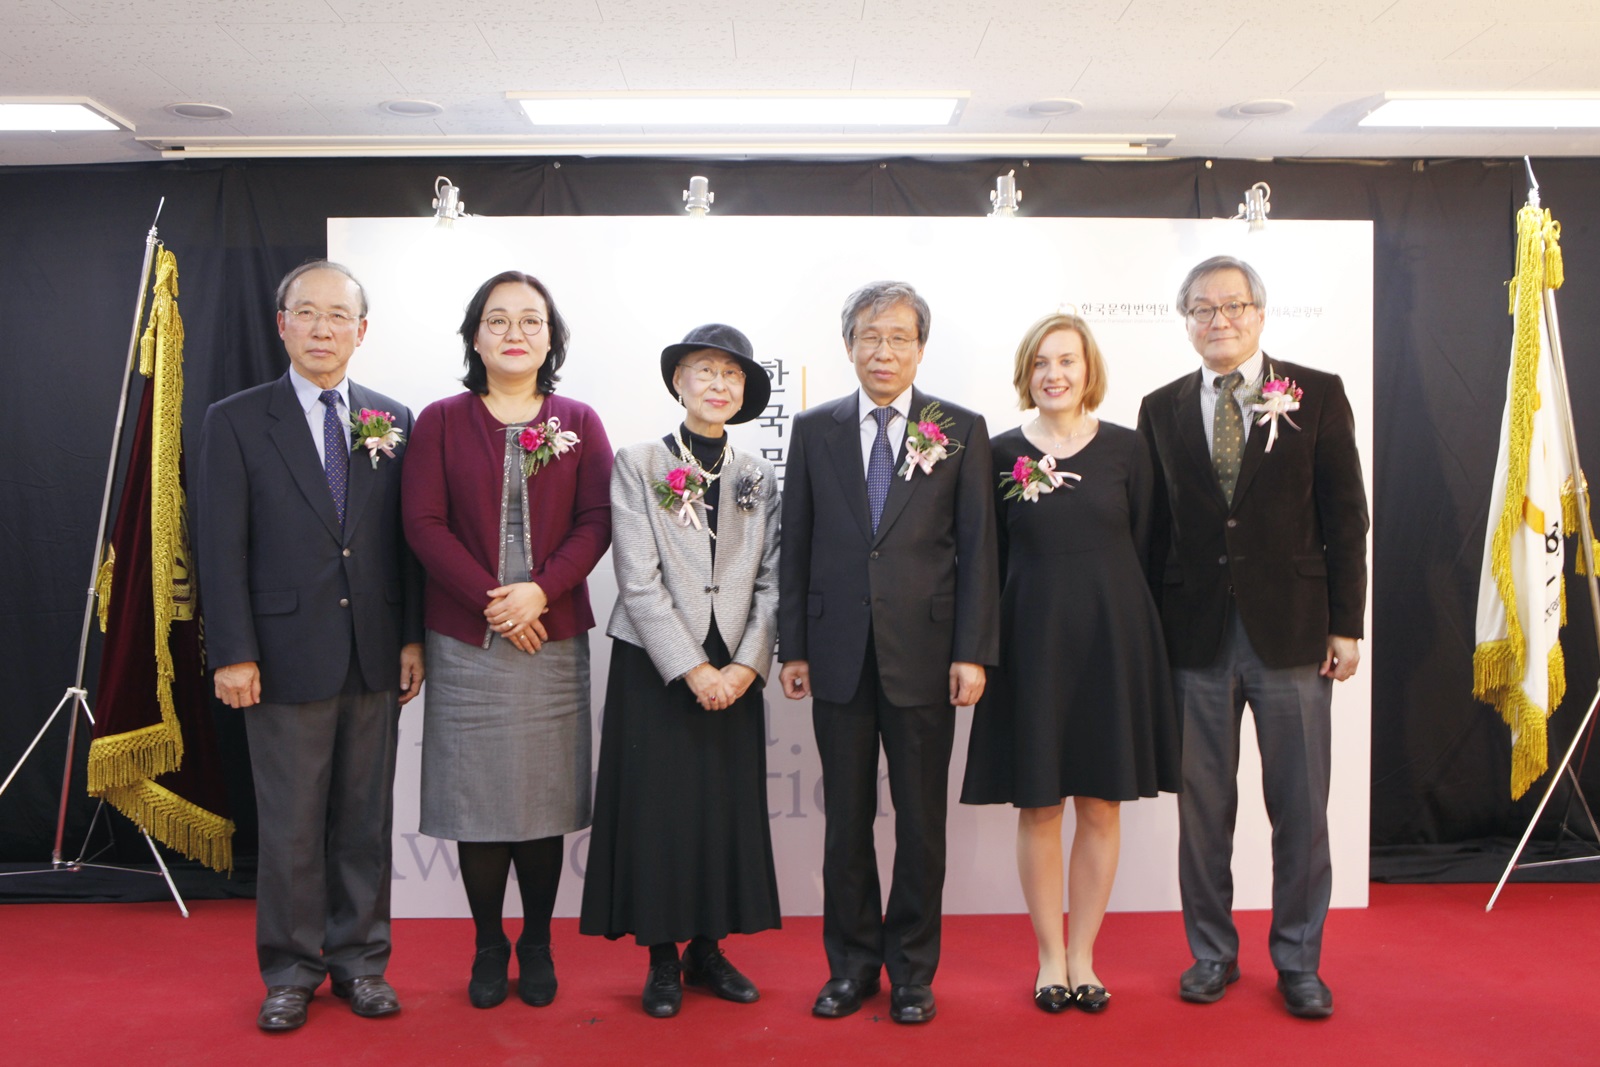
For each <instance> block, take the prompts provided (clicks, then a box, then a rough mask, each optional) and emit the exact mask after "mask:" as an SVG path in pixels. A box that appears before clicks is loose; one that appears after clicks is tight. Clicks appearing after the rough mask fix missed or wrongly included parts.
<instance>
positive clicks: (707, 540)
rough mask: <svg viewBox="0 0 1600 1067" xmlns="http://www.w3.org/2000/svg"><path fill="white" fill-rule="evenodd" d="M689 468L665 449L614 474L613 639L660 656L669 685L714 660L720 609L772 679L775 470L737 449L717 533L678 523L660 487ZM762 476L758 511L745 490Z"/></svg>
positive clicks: (745, 651) (641, 450)
mask: <svg viewBox="0 0 1600 1067" xmlns="http://www.w3.org/2000/svg"><path fill="white" fill-rule="evenodd" d="M680 465H681V461H680V460H679V459H678V458H677V457H676V456H674V455H673V454H672V452H671V451H670V450H668V448H667V446H666V445H665V444H663V443H662V442H660V441H647V442H645V443H643V444H637V445H629V446H628V447H626V448H624V449H623V450H622V451H620V452H618V453H617V458H616V463H615V465H614V466H613V467H612V469H611V562H612V565H613V566H614V567H615V569H616V574H617V604H616V607H615V608H614V609H612V612H611V621H610V623H609V624H608V625H607V627H606V633H607V634H609V635H610V636H612V637H615V638H618V639H620V640H623V641H627V642H629V643H630V644H634V645H638V646H639V647H641V648H643V649H644V650H645V651H646V652H647V653H649V655H650V660H651V662H653V663H654V664H655V665H656V670H658V671H660V672H661V677H662V680H663V681H665V682H671V681H674V680H675V679H678V678H681V677H683V676H684V675H685V674H687V673H688V672H689V671H690V670H691V669H693V668H694V667H696V666H698V665H700V664H702V663H704V662H705V661H706V653H705V649H704V648H703V647H702V643H703V642H704V640H705V637H706V633H707V632H708V631H709V629H710V627H711V620H712V613H713V609H715V618H716V624H717V632H718V633H720V634H721V635H722V640H723V642H724V643H725V644H727V646H728V649H729V651H730V652H732V653H733V662H735V663H742V664H744V665H745V666H746V667H749V668H750V669H751V670H753V671H755V672H756V673H757V674H758V675H760V676H761V677H763V678H765V677H766V675H767V671H768V668H769V667H770V666H771V665H772V651H773V644H774V642H775V641H776V639H777V628H778V516H779V510H778V478H777V473H776V472H775V471H774V470H773V467H772V464H770V463H768V462H767V461H766V460H764V459H761V458H760V457H759V456H756V455H753V454H752V453H750V452H747V451H743V450H739V449H735V450H734V453H733V455H732V456H731V457H730V458H729V460H728V462H727V464H726V466H725V467H724V471H725V473H724V474H723V475H722V490H721V502H720V503H719V504H718V506H717V552H716V559H715V561H714V562H713V560H712V555H711V535H710V533H708V532H707V531H706V530H705V529H695V528H694V527H693V526H685V525H683V524H682V523H680V522H679V521H678V518H677V515H676V514H675V513H674V512H672V511H669V510H668V509H666V508H664V507H662V506H661V505H660V504H659V503H658V502H657V500H656V493H655V490H654V488H652V486H653V484H654V483H656V482H664V481H666V478H667V472H668V471H670V470H672V469H673V468H674V467H677V466H680ZM757 475H759V476H760V486H759V491H758V492H757V493H756V498H755V502H754V506H753V507H752V508H750V509H749V510H748V511H747V510H744V509H742V508H740V507H739V505H738V503H737V501H736V500H735V497H736V496H737V495H738V494H737V489H738V487H739V486H740V485H741V484H745V483H747V482H749V481H752V480H754V479H755V477H756V476H757Z"/></svg>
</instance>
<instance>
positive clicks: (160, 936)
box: [0, 884, 1600, 1067]
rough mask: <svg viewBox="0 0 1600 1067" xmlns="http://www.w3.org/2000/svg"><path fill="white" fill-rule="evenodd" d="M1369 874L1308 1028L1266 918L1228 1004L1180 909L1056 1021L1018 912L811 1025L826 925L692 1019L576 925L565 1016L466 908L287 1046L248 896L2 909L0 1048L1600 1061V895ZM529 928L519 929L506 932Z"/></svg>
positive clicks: (906, 1060)
mask: <svg viewBox="0 0 1600 1067" xmlns="http://www.w3.org/2000/svg"><path fill="white" fill-rule="evenodd" d="M1489 888H1490V887H1488V886H1484V885H1445V886H1416V885H1412V886H1393V885H1377V884H1375V885H1373V886H1372V906H1371V907H1370V908H1369V909H1367V910H1365V911H1336V912H1334V914H1333V915H1332V917H1331V918H1330V920H1329V923H1328V938H1327V946H1328V947H1327V950H1326V952H1325V955H1324V964H1323V969H1322V974H1323V977H1324V978H1325V979H1326V980H1327V982H1328V984H1329V985H1330V986H1331V987H1332V988H1333V991H1334V1002H1335V1005H1336V1009H1337V1010H1336V1012H1335V1014H1334V1016H1333V1018H1332V1019H1329V1020H1327V1021H1325V1022H1307V1021H1302V1020H1298V1019H1293V1018H1291V1017H1289V1016H1288V1015H1287V1014H1285V1012H1284V1011H1283V1008H1282V1004H1281V1001H1280V1000H1279V998H1278V995H1277V993H1276V992H1275V990H1274V988H1273V982H1274V980H1275V975H1274V973H1273V971H1272V968H1271V964H1270V962H1269V961H1268V959H1267V955H1266V947H1265V942H1266V925H1267V916H1266V915H1265V913H1262V912H1251V913H1246V914H1244V915H1243V916H1242V921H1241V929H1242V932H1243V934H1244V937H1245V946H1246V948H1245V951H1244V954H1243V957H1242V959H1241V965H1242V966H1243V968H1244V978H1243V980H1242V981H1240V982H1239V983H1238V984H1237V985H1234V986H1232V987H1230V989H1229V991H1228V995H1227V996H1226V997H1225V998H1224V999H1223V1000H1222V1001H1221V1002H1220V1003H1218V1004H1214V1005H1209V1006H1201V1005H1192V1004H1185V1003H1184V1002H1182V1001H1181V1000H1179V999H1178V996H1177V977H1178V974H1179V973H1180V972H1181V971H1182V970H1183V968H1184V967H1185V966H1187V965H1188V962H1189V960H1188V956H1187V953H1186V951H1185V948H1184V942H1183V926H1182V921H1181V919H1180V918H1179V917H1178V916H1177V915H1176V914H1170V913H1163V914H1126V913H1122V914H1113V915H1111V916H1110V917H1109V918H1108V919H1107V921H1106V925H1105V928H1104V930H1103V932H1102V934H1101V937H1100V946H1099V951H1098V953H1097V963H1098V969H1099V971H1100V974H1101V976H1102V977H1103V978H1104V979H1105V980H1106V981H1107V982H1108V983H1110V987H1111V990H1112V992H1113V994H1114V997H1115V999H1114V1001H1113V1003H1112V1005H1111V1008H1110V1010H1109V1011H1107V1012H1106V1013H1105V1014H1104V1015H1100V1016H1088V1015H1084V1014H1081V1013H1076V1012H1067V1013H1066V1014H1064V1015H1060V1016H1048V1015H1045V1014H1044V1013H1043V1012H1040V1011H1038V1010H1037V1009H1036V1008H1034V1007H1033V1005H1032V1003H1031V1002H1030V1000H1029V993H1030V982H1031V980H1032V978H1033V968H1032V963H1031V960H1032V955H1033V949H1032V936H1031V934H1030V931H1029V928H1028V922H1027V919H1026V918H1025V917H1023V916H1020V915H1005V916H957V917H953V918H950V919H948V920H947V921H946V924H945V950H944V962H943V965H942V968H941V970H940V973H939V979H938V982H937V984H936V985H935V990H936V992H937V993H938V997H939V1017H938V1018H937V1019H935V1020H934V1021H933V1022H932V1023H930V1024H928V1025H926V1026H922V1027H902V1026H896V1025H894V1024H893V1023H891V1022H889V1021H888V1018H887V1015H886V1012H887V1007H888V998H887V994H886V993H885V994H884V995H882V996H880V997H878V998H876V999H875V1000H873V1001H871V1002H870V1003H869V1004H868V1006H867V1007H866V1008H864V1009H863V1010H862V1011H861V1012H860V1013H858V1014H856V1015H854V1016H852V1017H850V1018H848V1019H842V1020H820V1019H813V1018H811V1016H810V1014H809V1011H810V1006H811V999H812V997H814V996H815V995H816V991H817V989H818V987H819V986H820V985H821V984H822V982H823V980H824V979H825V978H826V977H827V975H826V973H825V965H824V963H823V958H822V948H821V936H820V920H818V919H791V920H789V921H788V925H787V926H786V928H785V929H784V930H782V931H779V932H772V933H767V934H762V935H759V936H756V937H750V938H734V939H731V940H730V941H729V943H728V946H727V947H728V951H729V955H730V956H731V958H732V959H733V960H734V961H735V962H736V963H737V964H739V965H740V967H741V968H742V969H743V970H744V971H745V972H746V973H747V974H749V975H750V976H751V977H752V978H753V979H754V980H755V981H756V983H757V984H758V985H760V987H761V990H762V1000H761V1001H760V1003H758V1004H754V1005H748V1006H745V1005H736V1004H729V1003H725V1002H723V1001H719V1000H716V999H714V998H712V997H710V996H709V995H706V994H703V993H700V992H698V991H689V992H687V993H686V994H685V997H684V1007H683V1013H682V1014H681V1015H679V1016H678V1017H677V1018H676V1019H667V1020H656V1019H650V1018H647V1017H646V1016H645V1015H644V1014H643V1013H642V1012H641V1011H640V1010H639V989H640V987H641V985H642V983H643V980H644V973H645V953H644V950H642V949H639V948H636V947H635V946H633V945H631V944H626V943H612V942H607V941H603V940H599V939H595V938H586V937H579V936H578V934H577V930H576V920H572V919H567V920H557V930H556V941H555V958H556V966H557V971H558V974H559V975H560V978H561V993H560V995H559V996H558V997H557V999H556V1002H555V1004H554V1005H552V1006H550V1007H548V1008H541V1009H535V1008H529V1007H527V1006H525V1005H524V1004H522V1003H521V1002H520V1001H518V1000H517V999H516V994H515V992H514V991H513V993H512V996H511V999H510V1000H508V1001H507V1002H506V1003H505V1004H503V1005H501V1006H500V1007H498V1008H494V1009H492V1010H489V1011H478V1010H475V1009H473V1008H472V1007H470V1006H469V1005H468V1004H467V999H466V977H467V969H468V962H469V959H470V955H471V952H470V941H471V931H470V923H468V922H467V921H466V920H446V919H411V920H402V921H400V922H398V923H396V929H395V943H396V946H397V951H396V954H395V959H394V962H393V964H392V965H391V967H390V970H389V976H390V978H391V980H392V981H393V982H394V984H395V986H396V988H397V989H398V990H399V992H400V995H401V998H402V1000H403V1002H404V1005H405V1010H404V1012H403V1013H402V1014H401V1015H399V1016H398V1017H394V1018H390V1019H380V1020H367V1019H358V1018H356V1017H355V1016H354V1015H352V1014H351V1013H350V1011H349V1009H348V1008H347V1007H346V1006H345V1004H344V1002H343V1001H338V1000H335V999H334V998H333V997H332V995H331V994H330V993H329V992H328V990H327V987H326V986H324V987H323V989H322V990H321V991H320V992H319V993H318V995H317V998H316V999H315V1000H314V1001H313V1002H312V1007H311V1020H310V1022H309V1023H308V1024H307V1026H306V1027H305V1028H304V1029H302V1030H299V1031H297V1032H295V1033H292V1034H281V1035H267V1034H262V1033H260V1032H258V1031H257V1030H256V1029H255V1011H256V1006H257V1004H258V1003H259V1000H260V997H261V994H262V990H261V986H260V981H259V979H258V977H257V976H256V973H255V968H254V953H253V951H252V944H253V940H252V931H253V927H254V905H253V904H252V903H250V902H248V901H200V902H197V903H195V904H193V905H191V908H192V911H193V917H192V918H190V919H188V920H184V919H182V918H180V917H179V916H178V914H177V912H176V910H175V909H174V908H173V907H172V906H171V905H170V904H166V905H162V904H48V905H46V904H39V905H10V906H6V907H3V908H0V945H3V952H4V961H5V962H4V967H3V969H0V973H3V975H4V977H3V978H0V1059H3V1061H4V1062H5V1063H8V1064H23V1065H32V1064H65V1065H74V1064H88V1063H94V1064H107V1063H117V1064H139V1065H142V1064H164V1065H172V1067H186V1065H190V1064H195V1065H199V1064H206V1065H210V1064H235V1063H236V1064H258V1063H259V1064H272V1065H275V1067H282V1065H283V1064H285V1063H289V1064H306V1065H308V1067H309V1065H310V1064H321V1063H333V1062H337V1063H341V1064H366V1063H371V1064H412V1063H419V1064H420V1063H427V1064H437V1063H473V1064H502V1063H503V1064H596V1065H598V1064H611V1063H629V1064H637V1063H643V1062H651V1063H701V1064H757V1063H812V1064H817V1063H873V1064H917V1065H918V1067H933V1065H939V1064H973V1063H977V1064H992V1063H1004V1064H1010V1063H1018V1064H1044V1063H1051V1062H1063V1063H1065V1062H1075V1063H1079V1064H1123V1063H1135V1064H1185V1065H1189V1064H1193V1065H1204V1064H1231V1065H1238V1064H1256V1063H1260V1064H1266V1063H1272V1064H1279V1063H1283V1064H1295V1065H1301V1064H1304V1065H1313V1064H1358V1063H1360V1064H1366V1063H1404V1064H1408V1065H1410V1064H1497V1065H1504V1064H1519V1063H1527V1064H1533V1063H1548V1064H1582V1063H1596V1062H1600V1007H1597V995H1596V992H1595V982H1596V978H1597V976H1600V936H1597V935H1600V886H1593V885H1521V886H1516V885H1514V886H1512V887H1510V888H1509V889H1508V890H1507V891H1506V893H1505V894H1504V895H1503V896H1502V897H1501V900H1500V903H1499V905H1498V906H1497V907H1496V909H1495V910H1494V912H1492V913H1490V914H1488V915H1485V914H1484V912H1483V904H1484V901H1485V900H1487V899H1488V894H1489ZM510 928H511V930H512V931H513V936H514V933H515V929H516V927H515V925H514V923H513V924H512V925H511V927H510Z"/></svg>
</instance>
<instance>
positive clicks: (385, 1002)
mask: <svg viewBox="0 0 1600 1067" xmlns="http://www.w3.org/2000/svg"><path fill="white" fill-rule="evenodd" d="M333 995H334V996H336V997H340V998H342V999H344V1000H348V1001H349V1002H350V1010H351V1011H353V1012H355V1013H356V1014H357V1015H359V1016H361V1017H362V1018H364V1019H376V1018H378V1017H379V1016H383V1015H393V1014H394V1013H395V1012H397V1011H399V1010H400V998H399V997H398V996H397V995H396V994H395V991H394V987H393V986H391V985H390V984H389V983H388V982H386V981H384V978H383V975H381V974H363V975H359V976H357V977H355V978H352V979H350V980H349V981H348V982H335V983H333Z"/></svg>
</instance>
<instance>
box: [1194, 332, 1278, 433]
mask: <svg viewBox="0 0 1600 1067" xmlns="http://www.w3.org/2000/svg"><path fill="white" fill-rule="evenodd" d="M1266 362H1267V359H1266V357H1265V356H1264V355H1262V353H1261V349H1259V348H1258V349H1256V354H1255V355H1253V356H1251V357H1250V358H1249V359H1247V360H1245V361H1244V362H1243V363H1241V364H1239V365H1238V366H1237V367H1235V368H1233V369H1234V370H1236V371H1238V372H1239V373H1240V374H1242V375H1244V381H1243V382H1241V383H1240V385H1239V388H1237V389H1235V390H1234V391H1233V400H1234V403H1236V404H1238V405H1239V416H1240V417H1241V418H1243V419H1244V437H1245V440H1246V441H1248V440H1249V439H1250V422H1251V416H1252V415H1254V414H1255V413H1254V412H1252V411H1251V410H1250V398H1251V397H1253V396H1254V395H1255V394H1256V393H1257V392H1259V391H1260V389H1261V370H1262V368H1263V367H1264V366H1266ZM1224 377H1226V375H1223V374H1218V373H1217V372H1216V371H1214V370H1212V369H1211V368H1209V367H1202V368H1200V424H1201V425H1202V426H1204V427H1205V428H1206V451H1207V452H1210V451H1212V450H1213V449H1215V448H1216V444H1215V443H1214V442H1213V440H1212V438H1213V436H1214V433H1213V431H1212V429H1211V425H1212V423H1214V422H1215V421H1216V419H1217V393H1219V392H1221V390H1219V389H1218V388H1217V382H1218V381H1219V380H1220V379H1222V378H1224Z"/></svg>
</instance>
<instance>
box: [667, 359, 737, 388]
mask: <svg viewBox="0 0 1600 1067" xmlns="http://www.w3.org/2000/svg"><path fill="white" fill-rule="evenodd" d="M678 366H680V367H682V368H683V369H684V370H686V371H688V372H689V377H691V378H693V379H694V380H695V381H697V382H699V383H700V384H701V385H710V384H711V383H712V382H714V381H716V380H717V379H718V378H721V379H722V380H723V381H725V382H727V383H728V384H729V385H743V384H744V371H743V370H741V369H739V368H738V367H728V368H727V369H725V370H718V369H717V368H715V367H713V366H711V365H710V364H695V363H680V364H678Z"/></svg>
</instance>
